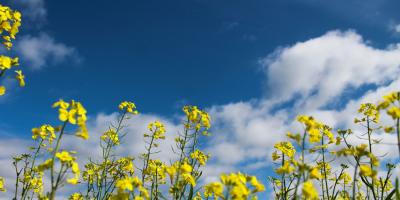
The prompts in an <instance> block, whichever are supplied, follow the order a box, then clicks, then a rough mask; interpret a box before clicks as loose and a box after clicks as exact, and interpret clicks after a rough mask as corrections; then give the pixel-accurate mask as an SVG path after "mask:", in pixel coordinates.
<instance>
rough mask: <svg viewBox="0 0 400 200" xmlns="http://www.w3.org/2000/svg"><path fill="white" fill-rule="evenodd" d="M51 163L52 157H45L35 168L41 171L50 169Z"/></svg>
mask: <svg viewBox="0 0 400 200" xmlns="http://www.w3.org/2000/svg"><path fill="white" fill-rule="evenodd" d="M52 165H53V159H47V160H46V161H44V162H43V163H42V164H40V165H38V166H37V170H38V171H39V172H43V171H44V170H47V169H50V167H51V166H52Z"/></svg>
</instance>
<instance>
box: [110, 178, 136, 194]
mask: <svg viewBox="0 0 400 200" xmlns="http://www.w3.org/2000/svg"><path fill="white" fill-rule="evenodd" d="M141 185H142V182H141V181H140V180H139V178H138V177H127V178H123V179H120V180H118V181H117V183H116V184H115V187H117V188H118V190H120V191H124V190H129V191H133V189H134V188H136V187H139V186H141Z"/></svg>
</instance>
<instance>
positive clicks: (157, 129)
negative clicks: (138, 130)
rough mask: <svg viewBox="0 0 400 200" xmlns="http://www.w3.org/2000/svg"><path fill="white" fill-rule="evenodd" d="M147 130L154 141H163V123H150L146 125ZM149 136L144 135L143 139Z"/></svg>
mask: <svg viewBox="0 0 400 200" xmlns="http://www.w3.org/2000/svg"><path fill="white" fill-rule="evenodd" d="M148 129H149V131H151V132H152V137H154V139H165V135H164V134H165V132H166V130H165V126H164V124H163V123H161V122H160V121H155V122H152V123H150V124H149V125H148ZM146 136H149V135H147V134H145V137H146Z"/></svg>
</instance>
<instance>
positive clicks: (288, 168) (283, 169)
mask: <svg viewBox="0 0 400 200" xmlns="http://www.w3.org/2000/svg"><path fill="white" fill-rule="evenodd" d="M293 171H294V167H293V166H291V165H290V163H289V161H285V162H284V163H283V165H282V166H281V167H279V168H277V169H276V170H275V172H276V173H277V174H290V173H292V172H293Z"/></svg>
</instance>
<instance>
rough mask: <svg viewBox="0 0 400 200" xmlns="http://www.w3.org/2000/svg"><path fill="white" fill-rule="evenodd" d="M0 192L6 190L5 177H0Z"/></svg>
mask: <svg viewBox="0 0 400 200" xmlns="http://www.w3.org/2000/svg"><path fill="white" fill-rule="evenodd" d="M0 192H6V189H5V188H4V178H3V177H0Z"/></svg>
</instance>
